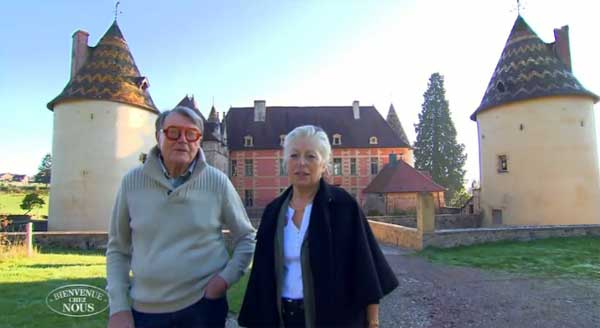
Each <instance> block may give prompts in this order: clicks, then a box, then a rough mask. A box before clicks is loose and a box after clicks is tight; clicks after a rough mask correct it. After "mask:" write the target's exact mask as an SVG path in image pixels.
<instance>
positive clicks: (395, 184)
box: [364, 160, 446, 193]
mask: <svg viewBox="0 0 600 328" xmlns="http://www.w3.org/2000/svg"><path fill="white" fill-rule="evenodd" d="M445 190H446V189H445V188H444V187H442V186H440V185H439V184H437V183H435V182H433V180H432V179H431V177H430V176H427V175H426V174H423V173H422V172H421V171H419V170H417V169H415V168H414V167H412V166H410V165H408V164H407V163H405V162H404V161H403V160H396V161H395V162H390V163H388V164H387V165H386V166H385V167H384V168H383V169H382V170H381V171H380V172H379V174H377V175H376V176H375V178H373V180H372V181H371V183H369V185H368V186H367V187H366V188H365V190H364V192H365V193H389V192H421V191H426V192H436V191H445Z"/></svg>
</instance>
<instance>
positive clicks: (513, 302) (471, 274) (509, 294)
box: [227, 246, 600, 328]
mask: <svg viewBox="0 0 600 328" xmlns="http://www.w3.org/2000/svg"><path fill="white" fill-rule="evenodd" d="M382 250H383V252H384V253H385V255H386V258H387V259H388V261H389V263H390V265H391V266H392V268H393V269H394V272H395V273H396V276H397V277H398V280H399V281H400V286H399V287H398V288H397V289H396V290H394V291H393V292H392V293H391V294H389V295H387V296H386V297H385V298H384V299H383V300H382V301H381V304H380V314H379V319H380V327H381V328H397V327H407V328H454V327H456V328H462V327H482V328H483V327H485V328H506V327H509V328H521V327H523V328H537V327H540V328H542V327H543V328H571V327H573V328H596V327H598V328H600V282H598V281H592V280H581V279H546V278H535V277H531V276H523V275H518V274H509V273H502V272H489V271H481V270H478V269H472V268H462V267H449V266H445V265H440V264H433V263H429V262H427V261H426V260H425V259H423V258H420V257H416V256H410V254H412V251H409V250H403V249H398V248H394V247H388V246H382ZM227 327H228V328H234V327H237V324H236V322H235V319H234V317H233V316H232V317H231V318H230V319H229V320H228V323H227Z"/></svg>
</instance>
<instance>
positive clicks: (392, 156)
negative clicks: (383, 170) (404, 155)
mask: <svg viewBox="0 0 600 328" xmlns="http://www.w3.org/2000/svg"><path fill="white" fill-rule="evenodd" d="M396 164H398V157H397V155H396V154H393V153H392V154H390V165H391V166H395V165H396Z"/></svg>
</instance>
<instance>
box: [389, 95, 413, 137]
mask: <svg viewBox="0 0 600 328" xmlns="http://www.w3.org/2000/svg"><path fill="white" fill-rule="evenodd" d="M385 120H386V121H387V122H388V124H389V125H390V126H391V127H392V130H394V133H396V134H397V135H398V137H399V138H400V139H401V140H402V141H404V143H406V144H407V145H410V142H408V138H407V137H406V133H405V132H404V129H403V128H402V123H400V119H399V118H398V115H397V114H396V109H394V104H390V109H389V111H388V114H387V118H386V119H385Z"/></svg>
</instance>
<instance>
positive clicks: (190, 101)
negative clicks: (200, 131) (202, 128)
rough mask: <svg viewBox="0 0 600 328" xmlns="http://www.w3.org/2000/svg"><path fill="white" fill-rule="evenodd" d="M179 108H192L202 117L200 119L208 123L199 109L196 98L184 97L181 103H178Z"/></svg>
mask: <svg viewBox="0 0 600 328" xmlns="http://www.w3.org/2000/svg"><path fill="white" fill-rule="evenodd" d="M177 106H184V107H187V108H191V109H192V110H193V111H194V112H196V114H198V115H200V118H202V122H204V123H206V118H205V117H204V115H202V113H201V112H200V109H198V105H197V104H196V99H194V96H188V95H185V97H183V98H182V99H181V101H180V102H179V103H177Z"/></svg>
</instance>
